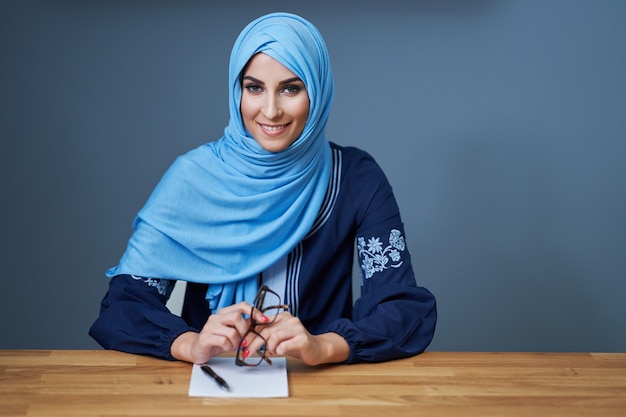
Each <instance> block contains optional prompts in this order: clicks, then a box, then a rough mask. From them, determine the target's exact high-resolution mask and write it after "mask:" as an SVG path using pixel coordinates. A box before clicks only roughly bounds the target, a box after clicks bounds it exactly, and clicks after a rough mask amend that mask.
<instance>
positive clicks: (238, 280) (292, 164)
mask: <svg viewBox="0 0 626 417" xmlns="http://www.w3.org/2000/svg"><path fill="white" fill-rule="evenodd" d="M260 52H262V53H265V54H267V55H269V56H271V57H272V58H274V59H276V60H277V61H278V62H280V63H281V64H283V65H284V66H285V67H287V68H288V69H289V70H290V71H291V72H293V73H294V74H296V75H297V76H298V77H299V78H300V79H301V80H302V81H303V82H304V85H305V86H306V90H307V93H308V96H309V100H310V108H309V115H308V119H307V122H306V124H305V127H304V130H303V132H302V134H301V135H300V137H299V138H297V139H296V141H294V143H293V144H292V145H291V146H289V147H288V148H287V149H285V150H283V151H280V152H275V153H274V152H269V151H266V150H264V149H263V148H261V146H259V144H258V143H257V142H256V141H255V140H254V138H252V137H251V136H250V135H249V134H248V132H247V131H246V128H245V127H244V123H243V120H242V118H241V113H240V111H239V106H240V102H241V92H242V89H241V73H242V70H243V69H244V67H245V65H246V64H247V63H248V61H249V60H250V58H251V57H252V56H254V55H255V54H257V53H260ZM332 97H333V77H332V72H331V67H330V62H329V58H328V51H327V49H326V45H325V43H324V40H323V38H322V36H321V34H320V33H319V32H318V30H317V29H316V28H315V27H314V26H313V25H312V24H311V23H309V22H307V21H306V20H305V19H303V18H301V17H299V16H296V15H293V14H288V13H272V14H269V15H266V16H262V17H260V18H258V19H256V20H254V21H253V22H251V23H250V24H249V25H248V26H246V27H245V28H244V30H243V31H242V32H241V34H240V35H239V37H238V38H237V40H236V42H235V45H234V47H233V50H232V52H231V56H230V65H229V108H230V120H229V123H228V126H227V127H226V128H225V130H224V135H223V136H222V137H221V138H220V139H219V140H218V141H215V142H210V143H207V144H205V145H202V146H200V147H199V148H196V149H194V150H192V151H190V152H188V153H187V154H185V155H182V156H180V157H178V158H177V159H176V161H175V162H174V164H173V165H172V166H171V167H170V168H169V170H168V171H167V172H166V173H165V175H164V176H163V178H162V179H161V181H160V182H159V184H158V185H157V187H156V188H155V190H154V192H153V193H152V195H151V196H150V198H149V199H148V201H147V203H146V205H145V206H144V207H143V208H142V209H141V210H140V211H139V213H138V214H137V216H136V218H135V220H134V222H133V234H132V236H131V238H130V240H129V242H128V246H127V248H126V251H125V253H124V255H123V256H122V258H121V260H120V262H119V264H118V265H117V266H116V267H114V268H111V269H109V270H108V271H107V276H109V277H113V276H115V275H119V274H132V275H137V276H141V277H150V278H166V279H179V280H184V281H191V282H198V283H206V284H209V291H208V292H207V299H208V301H209V303H210V307H211V309H212V310H213V311H216V310H218V309H219V308H222V307H225V306H228V305H231V304H233V303H235V302H239V301H242V300H247V301H248V302H251V301H252V300H253V299H254V296H255V294H256V291H257V279H256V276H257V274H258V273H259V272H261V271H263V270H265V269H267V268H268V267H269V266H271V265H272V264H274V263H275V262H276V261H278V260H279V259H280V258H282V257H283V256H285V255H286V254H287V253H289V252H290V251H291V250H292V249H293V248H294V247H295V246H296V245H297V244H298V242H300V241H301V240H302V239H303V238H304V237H305V236H306V234H307V232H308V231H309V229H310V228H311V225H312V224H313V222H314V220H315V217H316V215H317V213H318V210H319V209H320V207H321V204H322V200H323V199H324V195H325V193H326V188H327V185H328V179H329V175H330V164H331V162H330V146H329V144H328V140H327V139H326V135H325V129H326V124H327V121H328V115H329V111H330V106H331V102H332Z"/></svg>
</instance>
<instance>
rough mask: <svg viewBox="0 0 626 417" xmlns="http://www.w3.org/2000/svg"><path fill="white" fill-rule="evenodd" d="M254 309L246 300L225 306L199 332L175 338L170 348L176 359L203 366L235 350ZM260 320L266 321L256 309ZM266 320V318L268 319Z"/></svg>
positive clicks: (246, 329)
mask: <svg viewBox="0 0 626 417" xmlns="http://www.w3.org/2000/svg"><path fill="white" fill-rule="evenodd" d="M251 309H252V306H251V305H250V304H248V303H246V302H245V301H243V302H241V303H238V304H233V305H232V306H229V307H225V308H223V309H221V310H219V311H218V312H217V313H215V314H211V315H210V316H209V319H208V320H207V322H206V323H205V325H204V327H203V328H202V330H201V331H200V333H195V332H186V333H183V334H181V335H180V336H178V337H177V338H176V339H174V342H173V343H172V346H171V348H170V350H171V354H172V356H173V357H174V358H175V359H178V360H181V361H186V362H191V363H196V364H202V363H205V362H207V361H208V360H209V359H211V358H212V357H214V356H217V355H219V354H221V353H222V352H228V351H234V350H236V349H237V347H238V346H239V342H240V341H241V339H242V338H243V336H244V335H245V334H246V332H247V331H248V329H249V327H250V318H247V319H245V318H244V314H250V310H251ZM254 312H255V314H259V317H255V319H256V320H258V321H263V315H262V314H261V313H260V312H259V311H257V310H256V309H255V310H254ZM266 320H267V319H266Z"/></svg>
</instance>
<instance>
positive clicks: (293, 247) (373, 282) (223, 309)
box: [90, 13, 436, 365]
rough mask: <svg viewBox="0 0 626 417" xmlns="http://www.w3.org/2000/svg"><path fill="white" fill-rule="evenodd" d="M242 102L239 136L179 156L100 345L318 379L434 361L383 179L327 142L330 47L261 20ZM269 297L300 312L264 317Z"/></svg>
mask: <svg viewBox="0 0 626 417" xmlns="http://www.w3.org/2000/svg"><path fill="white" fill-rule="evenodd" d="M229 88H230V98H229V105H230V120H229V124H228V126H227V127H226V129H225V130H224V135H223V136H222V137H221V138H220V139H219V140H218V141H216V142H210V143H207V144H205V145H203V146H201V147H199V148H197V149H195V150H192V151H191V152H189V153H187V154H186V155H183V156H181V157H179V158H178V159H177V160H176V161H175V163H174V164H173V165H172V167H171V168H170V169H169V170H168V172H166V174H165V175H164V177H163V178H162V180H161V182H160V183H159V185H158V186H157V187H156V189H155V190H154V192H153V194H152V196H151V197H150V199H149V200H148V202H147V203H146V205H145V207H144V208H143V209H142V210H141V211H140V212H139V213H138V215H137V217H136V219H135V221H134V223H133V227H134V232H133V235H132V236H131V239H130V241H129V243H128V247H127V249H126V252H125V253H124V255H123V256H122V259H121V260H120V263H119V265H117V266H116V267H115V268H112V269H110V270H109V271H107V275H108V276H109V277H111V281H110V285H109V291H108V292H107V294H106V296H105V297H104V299H103V301H102V306H101V312H100V316H99V317H98V319H97V320H96V321H95V323H94V324H93V326H92V328H91V330H90V334H91V335H92V337H94V338H95V339H96V340H97V341H98V342H99V343H100V344H101V345H102V346H103V347H105V348H107V349H117V350H121V351H126V352H131V353H138V354H148V355H153V356H157V357H161V358H166V359H170V360H175V359H177V360H183V361H188V362H193V363H203V362H206V361H207V360H209V359H210V358H211V357H213V356H215V355H218V354H220V353H222V352H225V351H233V350H237V349H239V350H240V356H241V358H242V359H245V358H246V357H248V355H250V352H256V351H257V350H258V349H259V348H260V347H261V346H262V345H264V347H265V348H266V349H267V352H268V354H269V355H288V356H292V357H296V358H300V359H301V360H303V361H304V362H305V363H307V364H309V365H317V364H322V363H332V362H345V363H355V362H363V361H370V362H373V361H384V360H390V359H395V358H400V357H406V356H410V355H415V354H418V353H420V352H422V351H423V350H424V349H425V348H426V347H427V346H428V344H429V343H430V341H431V339H432V336H433V333H434V328H435V322H436V308H435V299H434V297H433V295H432V294H431V293H430V292H428V291H427V290H426V289H424V288H420V287H417V286H416V283H415V278H414V275H413V270H412V267H411V259H410V256H409V253H408V250H407V248H406V245H405V241H404V229H403V225H402V222H401V219H400V213H399V210H398V206H397V203H396V201H395V198H394V196H393V193H392V189H391V186H390V185H389V183H388V182H387V179H386V178H385V175H384V173H383V172H382V171H381V169H380V167H379V166H378V165H377V164H376V162H375V161H374V160H373V159H372V157H371V156H369V155H368V154H367V153H365V152H363V151H361V150H359V149H356V148H351V147H341V146H338V145H336V144H334V143H331V142H329V141H328V140H327V138H326V134H325V129H326V124H327V120H328V116H329V111H330V105H331V101H332V97H333V76H332V71H331V67H330V63H329V58H328V52H327V49H326V45H325V43H324V41H323V39H322V36H321V35H320V33H319V32H318V31H317V29H316V28H315V27H314V26H313V25H311V24H310V23H309V22H307V21H306V20H304V19H302V18H301V17H299V16H296V15H292V14H287V13H273V14H269V15H266V16H263V17H260V18H258V19H256V20H255V21H253V22H252V23H250V24H249V25H248V26H247V27H246V28H245V29H244V30H243V31H242V32H241V34H240V35H239V37H238V38H237V40H236V42H235V45H234V47H233V50H232V53H231V58H230V67H229ZM355 240H356V242H357V245H356V247H357V252H358V255H359V263H360V266H361V272H362V282H361V297H360V298H359V299H358V300H356V303H354V304H353V300H352V291H351V282H352V279H351V275H352V262H353V251H354V243H355ZM176 280H184V281H187V282H188V284H187V290H186V295H185V302H184V306H183V312H182V314H181V316H182V317H178V316H176V315H174V314H172V313H170V312H169V310H168V309H167V308H166V307H165V303H166V302H167V299H168V297H169V295H170V293H171V291H172V288H173V286H174V283H175V281H176ZM260 285H267V286H269V287H270V288H271V289H272V290H273V291H274V292H276V293H277V294H279V295H280V296H281V298H282V302H283V303H285V304H287V305H289V309H288V311H284V312H281V313H280V314H278V315H277V316H275V317H271V318H270V317H268V316H266V315H264V314H263V312H262V311H259V310H256V309H252V306H251V303H253V302H254V301H253V300H254V299H255V294H256V293H257V290H258V289H259V286H260ZM257 307H258V306H257ZM250 314H252V316H250ZM253 321H254V322H253ZM257 324H260V325H257ZM251 327H252V328H253V330H256V334H255V333H253V332H250V333H249V332H248V330H250V328H251ZM257 335H258V336H261V337H258V336H257Z"/></svg>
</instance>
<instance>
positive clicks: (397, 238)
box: [357, 229, 406, 279]
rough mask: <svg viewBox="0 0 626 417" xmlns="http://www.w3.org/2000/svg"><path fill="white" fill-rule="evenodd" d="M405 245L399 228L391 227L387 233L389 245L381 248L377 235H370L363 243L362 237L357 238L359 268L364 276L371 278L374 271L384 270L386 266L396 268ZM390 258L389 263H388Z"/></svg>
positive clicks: (381, 243)
mask: <svg viewBox="0 0 626 417" xmlns="http://www.w3.org/2000/svg"><path fill="white" fill-rule="evenodd" d="M405 248H406V245H405V243H404V237H403V236H402V233H400V231H399V230H396V229H392V230H391V233H390V234H389V245H388V246H386V247H385V248H383V242H381V241H380V238H378V237H371V238H369V239H368V240H367V243H365V238H364V237H359V238H358V240H357V250H358V251H359V258H361V259H362V263H361V270H362V271H363V274H365V278H366V279H368V278H371V277H372V276H373V275H374V274H375V273H376V272H381V271H384V270H385V269H388V268H398V267H399V266H400V265H402V263H403V261H402V255H401V254H400V252H402V251H404V249H405ZM390 260H391V263H390Z"/></svg>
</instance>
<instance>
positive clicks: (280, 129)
mask: <svg viewBox="0 0 626 417" xmlns="http://www.w3.org/2000/svg"><path fill="white" fill-rule="evenodd" d="M308 115H309V96H308V95H307V91H306V87H305V86H304V83H303V82H302V80H300V79H299V78H298V77H297V76H296V75H295V74H294V73H293V72H291V71H289V70H288V69H287V68H286V67H285V66H284V65H282V64H281V63H280V62H278V61H276V60H275V59H274V58H272V57H270V56H268V55H265V54H263V53H258V54H257V55H255V56H254V57H252V59H251V60H250V63H249V64H248V65H247V67H246V69H245V70H244V73H243V86H242V94H241V117H242V118H243V122H244V124H245V126H246V129H247V130H248V133H250V135H251V136H252V137H254V139H255V140H256V141H257V142H258V143H259V145H261V147H263V149H265V150H267V151H270V152H278V151H282V150H284V149H286V148H287V147H288V146H289V145H291V144H292V143H293V142H294V141H295V140H296V139H297V138H298V137H299V136H300V134H301V133H302V131H303V130H304V125H305V123H306V121H307V118H308Z"/></svg>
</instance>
